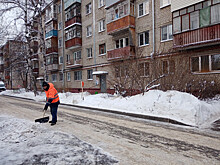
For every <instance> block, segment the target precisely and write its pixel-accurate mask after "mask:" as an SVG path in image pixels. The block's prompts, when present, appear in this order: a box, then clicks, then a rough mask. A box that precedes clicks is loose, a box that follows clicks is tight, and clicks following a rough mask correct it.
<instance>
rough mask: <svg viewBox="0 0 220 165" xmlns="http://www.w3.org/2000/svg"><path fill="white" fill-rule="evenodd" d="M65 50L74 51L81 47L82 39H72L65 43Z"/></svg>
mask: <svg viewBox="0 0 220 165" xmlns="http://www.w3.org/2000/svg"><path fill="white" fill-rule="evenodd" d="M65 45H66V49H75V48H77V47H81V46H82V38H72V39H69V40H67V41H65Z"/></svg>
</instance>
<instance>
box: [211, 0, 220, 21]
mask: <svg viewBox="0 0 220 165" xmlns="http://www.w3.org/2000/svg"><path fill="white" fill-rule="evenodd" d="M219 22H220V4H218V5H215V6H212V7H211V23H212V24H214V23H219Z"/></svg>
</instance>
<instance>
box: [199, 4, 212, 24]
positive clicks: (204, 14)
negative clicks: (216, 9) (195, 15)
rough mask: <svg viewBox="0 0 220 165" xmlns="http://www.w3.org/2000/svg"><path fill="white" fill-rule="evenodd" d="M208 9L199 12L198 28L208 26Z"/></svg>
mask: <svg viewBox="0 0 220 165" xmlns="http://www.w3.org/2000/svg"><path fill="white" fill-rule="evenodd" d="M210 12H211V11H210V7H207V8H204V9H201V10H200V11H199V23H200V27H204V26H208V25H209V24H210Z"/></svg>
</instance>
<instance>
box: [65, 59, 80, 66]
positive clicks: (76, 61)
mask: <svg viewBox="0 0 220 165" xmlns="http://www.w3.org/2000/svg"><path fill="white" fill-rule="evenodd" d="M66 67H67V68H78V67H82V59H79V60H74V59H71V60H70V61H69V62H67V63H66Z"/></svg>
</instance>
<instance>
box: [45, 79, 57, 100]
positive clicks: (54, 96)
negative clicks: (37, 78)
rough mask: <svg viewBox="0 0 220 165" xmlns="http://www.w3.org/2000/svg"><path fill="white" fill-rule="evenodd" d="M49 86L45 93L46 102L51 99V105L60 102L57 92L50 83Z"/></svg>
mask: <svg viewBox="0 0 220 165" xmlns="http://www.w3.org/2000/svg"><path fill="white" fill-rule="evenodd" d="M48 84H49V85H50V87H49V89H48V91H45V93H46V97H47V102H48V100H49V99H52V102H51V103H56V102H58V101H59V100H60V98H59V95H58V92H57V90H56V89H55V88H54V85H53V84H52V83H48Z"/></svg>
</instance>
